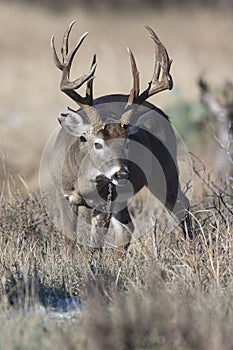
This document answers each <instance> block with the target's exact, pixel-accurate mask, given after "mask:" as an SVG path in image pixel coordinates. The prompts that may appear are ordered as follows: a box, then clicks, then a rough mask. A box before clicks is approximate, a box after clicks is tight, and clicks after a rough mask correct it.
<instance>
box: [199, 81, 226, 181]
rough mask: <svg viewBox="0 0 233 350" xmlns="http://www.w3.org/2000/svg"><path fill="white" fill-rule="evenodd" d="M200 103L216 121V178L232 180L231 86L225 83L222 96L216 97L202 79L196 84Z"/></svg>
mask: <svg viewBox="0 0 233 350" xmlns="http://www.w3.org/2000/svg"><path fill="white" fill-rule="evenodd" d="M198 85H199V91H200V101H201V103H202V104H203V106H204V107H205V109H206V110H207V111H208V112H210V113H211V115H212V116H214V117H215V119H216V122H217V123H216V125H217V130H216V133H215V138H216V140H217V143H218V149H217V150H216V153H215V169H216V172H217V175H218V177H222V175H226V174H228V175H229V176H230V179H231V180H232V179H233V84H232V83H231V82H226V84H225V86H224V89H223V94H222V96H218V95H216V94H215V93H214V92H213V91H212V90H211V89H210V87H209V85H208V83H207V82H206V81H205V80H204V79H199V82H198Z"/></svg>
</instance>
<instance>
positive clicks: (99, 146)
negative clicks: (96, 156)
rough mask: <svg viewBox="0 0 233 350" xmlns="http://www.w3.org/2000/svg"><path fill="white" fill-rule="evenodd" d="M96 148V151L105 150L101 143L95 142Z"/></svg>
mask: <svg viewBox="0 0 233 350" xmlns="http://www.w3.org/2000/svg"><path fill="white" fill-rule="evenodd" d="M94 146H95V149H102V148H103V145H102V144H101V143H99V142H95V143H94Z"/></svg>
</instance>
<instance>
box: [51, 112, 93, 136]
mask: <svg viewBox="0 0 233 350" xmlns="http://www.w3.org/2000/svg"><path fill="white" fill-rule="evenodd" d="M58 121H59V123H60V124H61V126H62V127H63V128H64V129H65V130H66V131H67V132H68V133H69V134H71V135H73V136H81V135H82V134H83V133H85V132H86V131H87V130H88V129H90V128H91V124H90V123H89V122H88V121H87V119H86V118H85V117H84V116H82V115H81V114H79V113H78V112H76V111H74V110H72V109H71V108H69V107H67V109H66V111H65V113H61V114H60V115H59V117H58Z"/></svg>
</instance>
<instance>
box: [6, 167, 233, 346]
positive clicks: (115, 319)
mask: <svg viewBox="0 0 233 350" xmlns="http://www.w3.org/2000/svg"><path fill="white" fill-rule="evenodd" d="M195 169H196V173H197V174H198V175H199V176H200V177H201V179H202V184H203V193H202V195H203V198H198V199H196V200H195V203H196V204H195V206H193V207H192V211H191V212H192V215H193V223H194V234H195V239H194V240H193V241H189V240H184V238H183V236H182V234H181V232H180V230H179V229H178V228H176V229H174V230H173V231H172V232H171V233H170V234H168V235H165V236H163V227H162V226H163V224H162V225H161V227H159V228H158V234H157V242H158V258H157V259H155V258H154V257H153V255H152V254H150V253H149V252H148V247H147V246H146V244H145V242H143V241H144V240H145V239H146V237H142V238H141V241H140V242H135V243H134V244H133V245H132V247H131V248H130V250H129V252H128V253H127V255H126V256H125V257H124V258H123V259H120V260H114V258H113V252H112V251H111V250H110V249H106V250H105V251H104V252H103V253H102V254H100V252H98V251H97V252H95V254H94V255H93V254H92V253H91V252H90V250H89V249H88V247H82V246H79V245H78V244H76V245H75V248H74V251H73V254H72V255H70V254H67V250H66V247H65V246H64V238H63V236H62V234H61V233H60V232H58V231H57V230H56V228H55V227H54V226H53V224H52V223H51V222H50V220H49V218H48V217H47V214H46V212H45V210H44V208H43V206H42V204H41V199H40V197H39V196H38V195H37V194H30V193H29V194H28V195H27V196H22V195H21V194H20V193H18V195H16V196H14V197H13V196H11V197H10V199H9V200H8V201H7V200H6V199H4V197H3V196H2V198H1V202H0V206H1V207H0V213H1V223H0V234H1V255H0V275H1V282H0V300H1V302H0V306H1V319H0V330H1V343H0V348H3V344H4V349H11V348H13V346H14V344H18V348H19V349H27V348H28V349H31V348H32V347H31V346H32V344H34V345H33V349H39V348H41V347H43V348H44V349H47V348H48V349H49V348H51V347H52V348H56V349H60V348H61V349H62V348H66V349H93V348H95V349H101V350H102V349H110V348H111V349H153V348H155V347H156V348H157V347H158V348H161V349H171V348H174V349H198V350H199V349H203V350H205V349H210V348H211V349H216V350H217V349H219V348H221V349H231V346H232V341H233V335H232V334H233V332H232V324H233V323H232V322H233V304H232V271H233V266H232V249H233V246H232V242H233V237H232V233H233V230H232V228H233V227H232V226H233V220H232V217H233V216H232V214H233V213H232V210H233V205H232V204H233V201H232V194H231V193H232V192H231V191H230V190H231V189H230V188H227V184H222V185H221V187H220V188H219V187H218V186H216V185H215V184H214V182H213V181H212V178H211V176H210V175H208V173H207V171H206V169H205V168H204V167H203V165H202V164H201V163H200V162H197V161H196V164H195ZM6 180H7V179H6ZM204 188H205V189H204ZM58 297H59V298H63V299H65V298H67V297H78V298H80V300H81V301H82V303H83V305H84V306H83V310H82V311H81V313H80V315H79V316H76V318H75V319H73V320H72V322H71V321H69V320H63V321H60V322H58V321H51V320H46V318H45V316H44V314H43V313H42V314H41V313H38V312H36V310H38V308H36V305H38V304H39V305H43V307H52V306H53V304H54V303H56V298H58ZM30 310H35V311H34V312H32V311H30ZM16 324H18V325H17V326H16ZM9 332H10V335H9Z"/></svg>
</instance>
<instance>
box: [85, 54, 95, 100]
mask: <svg viewBox="0 0 233 350" xmlns="http://www.w3.org/2000/svg"><path fill="white" fill-rule="evenodd" d="M96 67H97V63H96V55H94V56H93V59H92V63H91V71H92V70H93V76H92V77H91V78H90V79H89V80H88V81H87V89H86V97H87V98H89V99H90V101H92V103H93V80H94V74H95V70H96Z"/></svg>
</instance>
